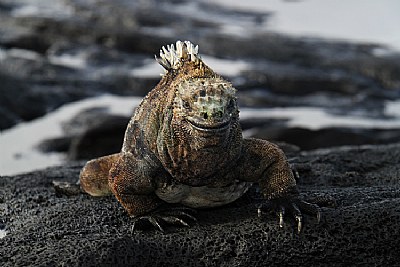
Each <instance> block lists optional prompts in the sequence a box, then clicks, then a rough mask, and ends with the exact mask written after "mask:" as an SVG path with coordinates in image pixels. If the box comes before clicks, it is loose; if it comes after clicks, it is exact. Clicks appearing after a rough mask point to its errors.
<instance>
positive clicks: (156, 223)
mask: <svg viewBox="0 0 400 267" xmlns="http://www.w3.org/2000/svg"><path fill="white" fill-rule="evenodd" d="M189 212H190V213H195V212H196V211H195V210H193V209H190V208H186V207H173V208H169V209H164V208H163V209H159V210H156V211H153V212H152V213H151V214H148V215H142V216H136V217H133V224H132V232H134V231H135V230H137V229H140V228H141V224H142V223H147V224H150V225H152V226H153V227H154V228H155V229H157V230H159V231H160V232H163V233H164V232H165V229H164V227H163V225H167V224H171V225H177V226H184V227H190V225H189V222H190V221H191V222H196V221H197V219H196V217H194V216H193V215H191V214H190V213H189Z"/></svg>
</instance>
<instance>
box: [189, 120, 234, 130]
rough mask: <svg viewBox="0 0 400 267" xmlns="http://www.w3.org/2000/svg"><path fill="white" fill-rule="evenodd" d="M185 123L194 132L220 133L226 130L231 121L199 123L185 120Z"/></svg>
mask: <svg viewBox="0 0 400 267" xmlns="http://www.w3.org/2000/svg"><path fill="white" fill-rule="evenodd" d="M187 122H188V123H189V124H190V125H191V126H192V127H193V128H194V129H196V130H198V131H201V132H222V131H226V130H228V128H229V126H230V122H231V120H226V121H222V122H215V123H199V122H195V121H193V120H190V119H187Z"/></svg>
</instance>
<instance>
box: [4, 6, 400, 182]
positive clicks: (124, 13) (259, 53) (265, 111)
mask: <svg viewBox="0 0 400 267" xmlns="http://www.w3.org/2000/svg"><path fill="white" fill-rule="evenodd" d="M399 14H400V2H399V1H397V0H381V1H375V0H348V1H340V2H339V1H334V0H324V1H318V0H303V1H300V0H299V1H295V0H291V1H289V0H286V1H284V0H246V1H239V0H234V1H232V0H216V1H212V0H160V1H155V0H153V1H152V0H138V1H128V0H114V1H107V0H0V175H13V174H17V173H21V172H27V171H30V170H34V169H39V168H44V167H47V166H53V165H58V164H63V162H66V161H70V160H85V159H90V158H93V157H97V156H101V155H105V154H110V153H113V152H116V151H119V149H120V147H121V144H122V138H123V134H124V131H125V127H126V124H127V122H128V120H129V117H130V116H131V114H132V112H133V109H134V107H135V106H137V105H138V103H139V102H140V100H141V98H142V97H143V96H144V95H145V94H146V93H147V92H148V91H149V90H151V89H152V87H153V86H154V85H155V84H156V83H157V82H158V81H159V79H160V73H162V72H163V70H162V68H161V67H160V66H158V64H157V63H156V62H155V60H154V55H155V54H156V55H158V53H159V49H160V48H161V47H162V46H164V45H167V44H171V43H175V42H176V40H190V41H192V42H193V43H195V44H198V45H199V47H200V49H199V50H200V54H201V55H202V58H203V60H204V62H205V63H206V64H208V65H209V66H211V67H212V68H213V69H214V70H215V71H217V72H218V73H220V74H221V75H223V76H224V77H226V78H227V79H228V80H230V81H231V82H232V83H233V84H234V86H235V87H236V88H237V89H238V98H239V105H240V109H241V113H240V115H241V123H242V127H243V129H244V132H243V133H244V136H245V137H259V138H265V139H269V140H272V141H276V142H279V143H280V144H282V146H283V147H284V148H285V150H286V151H287V152H288V153H289V154H290V153H291V152H298V151H307V150H311V149H318V148H328V147H333V146H343V145H364V144H385V143H395V142H400V100H399V99H400V53H399V51H400V30H399V29H398V25H400V16H399Z"/></svg>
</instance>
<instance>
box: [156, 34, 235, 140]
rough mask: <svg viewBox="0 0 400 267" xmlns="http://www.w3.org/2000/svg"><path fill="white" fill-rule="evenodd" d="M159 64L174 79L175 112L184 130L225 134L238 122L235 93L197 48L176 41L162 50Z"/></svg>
mask: <svg viewBox="0 0 400 267" xmlns="http://www.w3.org/2000/svg"><path fill="white" fill-rule="evenodd" d="M157 61H158V62H159V63H160V64H161V65H162V66H163V67H164V68H165V69H166V74H165V75H170V76H171V77H172V80H173V82H172V84H173V86H172V88H174V90H175V98H174V103H173V113H174V118H175V120H180V121H181V123H182V127H185V128H187V129H189V130H191V131H195V132H200V133H208V134H213V133H223V132H224V131H227V130H228V129H229V128H230V126H231V124H232V123H236V122H237V120H238V114H239V111H238V108H237V103H236V90H235V89H234V88H233V87H232V84H231V83H229V82H228V81H226V80H224V79H223V78H222V77H221V76H219V75H218V74H216V73H215V72H214V71H213V70H212V69H211V68H209V67H208V66H207V65H205V64H204V63H203V61H202V60H201V58H200V56H199V55H198V46H194V45H193V44H192V43H191V42H189V41H185V42H181V41H178V42H176V47H174V45H171V46H167V48H165V47H163V48H162V49H161V50H160V58H159V59H157Z"/></svg>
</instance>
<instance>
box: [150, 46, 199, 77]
mask: <svg viewBox="0 0 400 267" xmlns="http://www.w3.org/2000/svg"><path fill="white" fill-rule="evenodd" d="M185 47H186V49H185ZM184 53H187V56H188V59H189V60H190V61H196V60H199V59H200V56H199V54H198V53H199V46H198V45H196V46H195V45H194V44H192V43H191V42H190V41H184V42H182V41H177V42H176V44H175V47H174V45H173V44H171V45H167V48H165V46H163V47H162V48H161V49H160V57H159V58H157V56H156V60H157V62H158V63H159V64H160V65H161V66H163V67H164V68H165V69H166V70H171V69H178V68H179V67H180V65H181V59H182V58H183V57H184Z"/></svg>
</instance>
